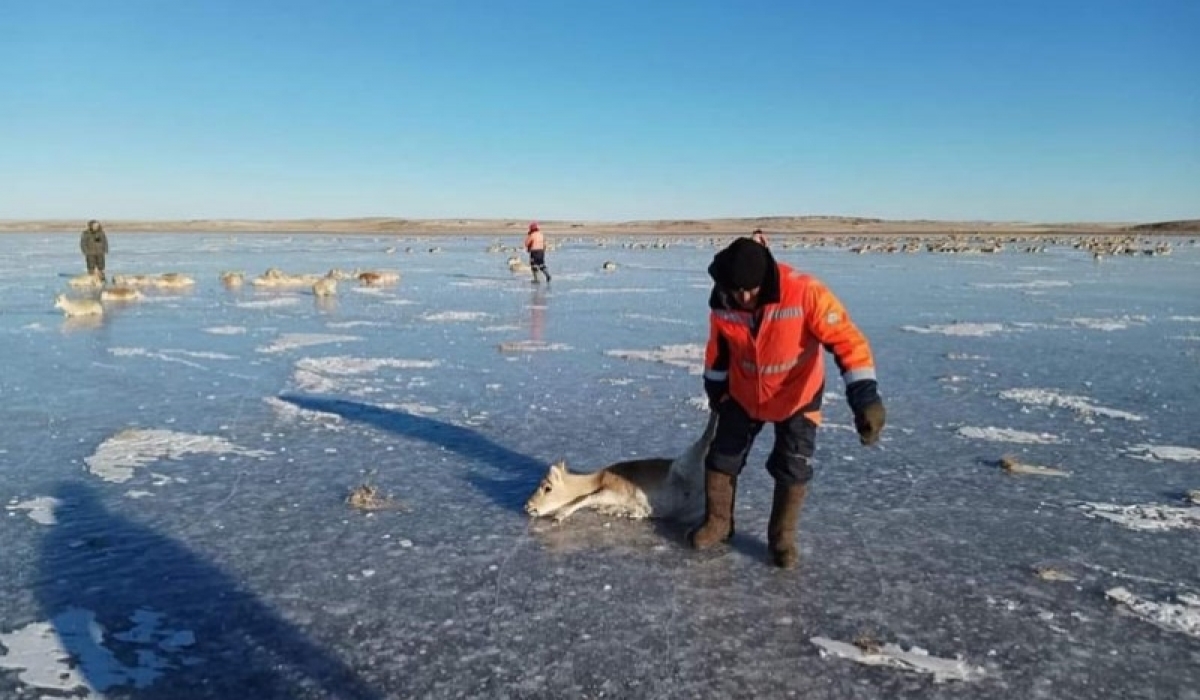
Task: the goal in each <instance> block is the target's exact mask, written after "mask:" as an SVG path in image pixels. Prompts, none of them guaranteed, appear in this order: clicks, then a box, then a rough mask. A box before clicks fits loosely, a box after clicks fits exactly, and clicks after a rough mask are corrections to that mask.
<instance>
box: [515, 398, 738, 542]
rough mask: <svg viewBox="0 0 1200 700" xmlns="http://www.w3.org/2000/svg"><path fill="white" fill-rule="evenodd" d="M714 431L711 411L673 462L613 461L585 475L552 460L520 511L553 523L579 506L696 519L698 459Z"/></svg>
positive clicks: (700, 494)
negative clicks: (702, 427) (698, 432)
mask: <svg viewBox="0 0 1200 700" xmlns="http://www.w3.org/2000/svg"><path fill="white" fill-rule="evenodd" d="M716 429H717V415H716V414H715V413H713V414H711V415H710V416H709V420H708V426H707V427H706V428H705V430H704V434H703V435H702V436H701V437H700V439H699V440H697V441H696V442H694V443H693V444H692V445H691V446H690V447H688V449H687V450H686V451H685V452H684V453H683V455H681V456H680V457H678V458H677V459H673V460H672V459H664V458H654V459H636V460H630V461H625V462H617V463H616V464H612V465H609V466H607V467H604V468H603V469H600V470H599V471H596V472H593V473H590V474H573V473H571V472H570V471H569V470H568V469H567V466H566V464H565V463H564V462H558V463H557V464H553V465H551V467H550V471H549V472H547V473H546V477H545V478H544V479H542V482H541V483H540V484H538V488H537V490H536V491H534V492H533V495H532V496H530V497H529V500H528V501H526V503H525V512H526V513H528V514H529V515H531V516H533V517H550V518H553V519H554V520H555V521H556V522H562V521H563V520H566V519H567V518H569V517H570V516H571V515H572V514H573V513H575V512H576V511H578V510H580V509H582V508H595V509H597V510H599V511H600V512H601V513H603V514H605V515H615V516H624V517H628V518H663V519H670V520H677V521H680V522H693V521H696V520H699V519H700V517H701V516H702V515H703V514H704V457H705V455H707V454H708V447H709V445H710V444H711V443H712V438H713V435H714V434H715V433H716Z"/></svg>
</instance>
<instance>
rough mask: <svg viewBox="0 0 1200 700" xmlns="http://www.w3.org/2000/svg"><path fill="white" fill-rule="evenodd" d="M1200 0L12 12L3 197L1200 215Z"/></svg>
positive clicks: (281, 204) (90, 5)
mask: <svg viewBox="0 0 1200 700" xmlns="http://www.w3.org/2000/svg"><path fill="white" fill-rule="evenodd" d="M1198 36H1200V2H1196V1H1195V0H1087V1H1083V0H1079V1H1057V2H1056V1H1054V0H1041V1H1032V0H1030V1H1026V0H1006V1H1005V2H984V1H980V2H975V1H966V0H964V1H958V0H880V1H878V2H867V1H865V0H860V1H857V2H856V1H853V0H849V1H847V2H828V1H823V2H808V1H804V0H779V1H775V2H768V1H766V0H723V1H717V0H663V1H660V2H654V1H653V0H641V1H638V2H633V1H628V2H627V1H625V0H605V1H592V2H589V1H585V0H527V1H511V2H509V1H505V0H490V1H489V0H441V1H439V0H410V1H408V2H404V1H402V0H394V1H383V0H379V1H375V0H370V1H368V0H362V1H358V0H355V1H350V0H347V1H345V2H325V1H321V2H316V1H309V0H290V1H288V2H282V1H280V2H274V1H265V0H264V1H255V0H204V1H200V0H195V1H193V2H182V1H181V2H164V1H162V0H109V1H104V2H101V1H97V0H79V1H76V2H67V1H59V0H40V1H38V2H9V3H4V4H3V5H2V6H0V218H2V219H17V218H59V217H65V218H80V219H85V218H91V217H95V218H101V219H104V218H159V219H174V218H207V217H220V218H299V217H350V216H396V217H408V218H453V217H472V218H474V217H504V218H508V217H512V218H542V219H564V218H565V219H588V220H626V219H646V218H707V217H720V216H760V215H793V214H794V215H804V214H841V215H859V216H879V217H885V218H937V219H992V220H1037V221H1067V220H1088V221H1149V220H1162V219H1176V218H1200V41H1198V40H1197V37H1198Z"/></svg>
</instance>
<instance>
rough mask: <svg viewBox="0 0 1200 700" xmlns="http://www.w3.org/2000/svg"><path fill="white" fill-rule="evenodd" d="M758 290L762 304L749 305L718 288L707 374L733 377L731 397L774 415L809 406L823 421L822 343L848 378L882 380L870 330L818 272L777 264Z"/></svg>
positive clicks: (763, 415)
mask: <svg viewBox="0 0 1200 700" xmlns="http://www.w3.org/2000/svg"><path fill="white" fill-rule="evenodd" d="M771 285H774V286H775V287H777V290H776V289H771V288H768V287H769V286H771ZM759 296H760V306H759V308H758V309H757V310H755V311H743V310H741V309H739V308H737V306H736V305H734V304H733V303H732V302H727V301H726V300H725V295H724V293H723V292H722V291H721V290H714V291H713V296H712V300H711V301H710V304H709V305H710V307H711V309H712V312H711V314H710V320H709V338H708V345H707V347H706V348H705V352H704V376H705V378H706V379H710V380H713V381H728V382H729V394H730V397H731V398H733V399H734V400H735V401H737V402H738V404H739V405H740V406H741V407H742V408H744V409H745V410H746V412H747V413H748V414H750V416H751V417H753V418H755V419H756V420H761V421H767V422H775V421H781V420H784V419H786V418H788V417H790V416H792V415H795V414H796V413H797V412H799V411H804V413H805V414H806V415H807V416H808V417H809V418H810V419H811V420H812V421H813V422H817V423H819V422H820V418H821V416H820V406H821V393H822V391H823V390H824V385H825V363H824V359H825V355H824V353H823V352H821V350H822V348H824V349H827V350H829V351H830V352H831V353H833V356H834V360H835V361H836V362H837V365H838V368H839V369H840V370H841V373H842V379H843V381H844V382H845V383H846V384H850V383H851V382H855V381H858V380H860V379H875V361H874V359H873V357H872V355H871V347H870V345H869V344H868V343H867V339H866V337H865V336H864V335H863V334H862V332H861V331H859V329H858V327H857V326H855V325H854V323H853V322H852V321H851V320H850V315H849V314H847V313H846V309H845V308H844V307H843V306H842V303H841V302H840V301H838V298H837V297H836V296H834V295H833V292H831V291H829V289H827V288H826V287H825V285H824V284H822V283H821V282H820V281H819V280H818V279H816V278H815V277H812V276H811V275H807V274H804V273H801V272H798V271H796V270H794V269H792V268H791V267H790V266H788V265H784V264H782V263H777V274H775V275H770V274H769V275H768V282H767V283H766V284H764V288H763V290H762V291H761V292H760V294H759Z"/></svg>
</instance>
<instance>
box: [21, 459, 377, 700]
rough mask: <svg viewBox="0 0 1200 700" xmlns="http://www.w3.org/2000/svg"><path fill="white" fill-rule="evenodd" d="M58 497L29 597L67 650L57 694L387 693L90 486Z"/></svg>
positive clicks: (369, 696) (65, 488)
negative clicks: (85, 690) (86, 690)
mask: <svg viewBox="0 0 1200 700" xmlns="http://www.w3.org/2000/svg"><path fill="white" fill-rule="evenodd" d="M54 496H55V498H57V499H58V500H59V504H58V506H56V509H55V517H56V519H57V521H58V522H57V524H55V525H53V526H52V527H51V529H50V531H49V533H48V534H47V535H46V536H45V538H44V539H43V542H42V546H41V552H40V562H39V566H40V572H39V573H40V575H39V576H38V578H37V584H36V589H35V592H36V595H37V599H38V602H39V604H40V605H41V608H42V611H43V614H44V616H45V618H46V619H48V620H49V621H50V624H51V626H52V627H53V631H54V633H55V635H56V636H57V638H58V640H59V642H60V643H61V645H62V646H63V648H65V649H66V650H67V652H68V653H69V654H70V658H69V660H64V661H63V662H62V663H63V669H62V673H61V674H60V675H59V677H60V679H62V683H61V685H62V686H64V689H71V688H78V687H79V686H80V685H81V684H86V685H87V686H89V687H90V688H91V689H93V690H95V691H99V692H105V691H108V690H110V689H111V692H112V693H114V694H115V695H116V696H119V697H130V698H138V699H139V700H146V699H158V698H161V699H163V700H189V699H191V698H256V699H257V698H267V699H271V698H280V699H282V698H289V699H291V698H360V699H363V700H374V699H380V700H382V698H383V697H384V696H383V695H382V694H381V693H379V692H376V691H375V690H373V689H372V688H370V687H368V686H367V685H366V684H365V683H364V682H363V681H362V680H361V679H359V678H358V677H357V675H356V674H355V673H354V671H353V670H352V669H351V668H349V667H348V666H346V665H345V663H343V662H342V661H341V660H340V659H338V658H337V656H335V655H334V654H332V653H330V652H329V651H327V650H325V649H322V648H321V647H320V646H318V645H317V644H315V643H314V642H313V641H312V640H310V639H308V638H307V636H306V635H305V634H304V632H303V631H301V630H300V629H298V628H296V627H295V626H293V625H292V624H290V623H289V622H287V621H286V620H284V619H283V618H282V617H280V616H279V614H278V613H276V612H275V611H274V610H272V609H271V608H270V607H269V606H268V605H267V604H265V603H263V602H262V601H261V600H259V599H258V598H257V597H256V596H255V595H254V593H252V592H251V591H249V590H246V588H245V587H243V586H242V585H241V584H239V583H238V582H237V581H236V580H234V579H233V578H232V577H231V576H230V575H229V574H227V573H225V572H224V571H222V570H221V569H220V568H219V567H218V566H217V565H215V564H213V563H212V562H209V561H206V560H205V559H204V557H202V556H201V555H198V554H197V553H196V552H193V551H192V550H190V549H189V548H188V547H187V546H186V545H184V544H183V543H181V542H178V541H176V540H174V539H172V538H170V537H166V536H164V535H162V534H161V533H158V532H155V531H154V530H152V529H150V528H148V527H146V526H145V525H141V524H139V523H136V522H134V521H131V520H128V519H126V518H124V517H122V516H120V515H117V514H115V513H113V512H111V511H110V510H108V509H107V508H105V506H104V505H103V503H101V502H100V500H99V499H98V498H97V495H96V493H95V491H94V490H93V489H92V488H91V487H90V486H88V485H85V484H81V483H63V484H61V485H60V486H59V487H58V488H57V489H56V492H55V493H54ZM96 625H99V627H98V628H97V627H96ZM101 630H102V632H101ZM68 663H69V664H70V667H71V669H72V670H71V671H70V672H69V673H70V674H73V677H72V676H65V677H64V675H63V674H67V673H68V671H67V664H68Z"/></svg>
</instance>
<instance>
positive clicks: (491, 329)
mask: <svg viewBox="0 0 1200 700" xmlns="http://www.w3.org/2000/svg"><path fill="white" fill-rule="evenodd" d="M476 330H479V331H482V332H484V333H511V332H512V331H519V330H521V327H520V326H515V325H503V326H480V327H479V328H477V329H476Z"/></svg>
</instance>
